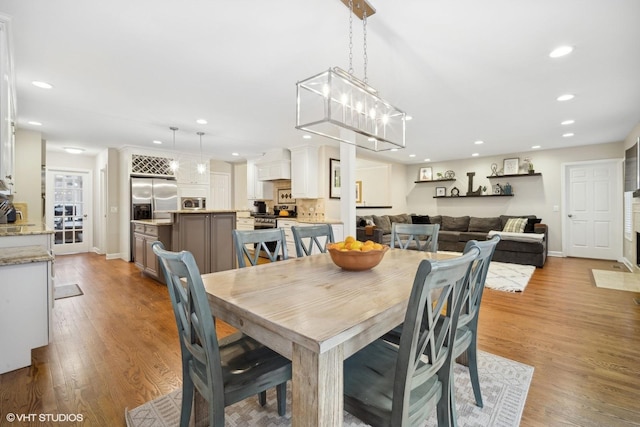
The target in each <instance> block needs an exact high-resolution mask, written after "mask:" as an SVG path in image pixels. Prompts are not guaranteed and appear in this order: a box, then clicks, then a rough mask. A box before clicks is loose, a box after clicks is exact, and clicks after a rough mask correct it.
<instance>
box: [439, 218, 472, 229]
mask: <svg viewBox="0 0 640 427" xmlns="http://www.w3.org/2000/svg"><path fill="white" fill-rule="evenodd" d="M441 227H442V230H443V231H467V230H468V229H469V217H468V216H446V215H442V224H441Z"/></svg>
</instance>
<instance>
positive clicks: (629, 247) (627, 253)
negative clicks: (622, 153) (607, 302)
mask: <svg viewBox="0 0 640 427" xmlns="http://www.w3.org/2000/svg"><path fill="white" fill-rule="evenodd" d="M638 138H640V123H638V124H637V125H636V127H634V128H633V130H632V131H631V132H630V133H629V135H628V136H627V138H626V139H625V140H624V146H623V149H624V150H626V149H628V148H630V147H631V146H633V144H635V143H636V142H637V141H638ZM633 204H634V206H633V210H634V212H635V211H639V210H640V207H639V206H638V205H639V204H640V198H635V199H633ZM634 231H639V232H640V230H634ZM622 241H623V256H624V257H625V258H626V260H627V261H628V262H629V264H630V265H633V266H635V265H636V262H635V261H636V237H635V235H634V236H633V237H632V240H631V241H628V240H627V239H625V238H624V237H623V239H622ZM635 271H636V272H637V271H638V268H637V267H636V268H635Z"/></svg>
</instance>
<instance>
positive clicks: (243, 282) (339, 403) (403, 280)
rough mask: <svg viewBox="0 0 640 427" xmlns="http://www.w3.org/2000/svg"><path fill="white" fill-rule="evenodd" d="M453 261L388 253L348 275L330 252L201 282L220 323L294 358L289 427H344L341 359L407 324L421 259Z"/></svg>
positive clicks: (412, 253)
mask: <svg viewBox="0 0 640 427" xmlns="http://www.w3.org/2000/svg"><path fill="white" fill-rule="evenodd" d="M452 256H454V255H451V254H437V253H430V252H419V251H412V250H400V249H390V250H389V251H388V252H387V253H386V254H385V256H384V258H383V260H382V261H381V262H380V264H378V265H377V266H376V267H374V268H372V269H371V270H367V271H346V270H343V269H341V268H340V267H338V266H336V265H335V264H334V263H333V261H332V260H331V257H330V254H328V253H326V254H318V255H312V256H308V257H303V258H291V259H288V260H285V261H278V262H274V263H270V264H261V265H257V266H255V267H249V268H241V269H235V270H227V271H222V272H217V273H211V274H204V275H202V278H203V282H204V286H205V289H206V292H207V296H208V299H209V304H210V306H211V311H212V313H213V315H214V316H215V317H216V318H218V319H222V320H224V321H225V322H227V323H229V324H231V325H232V326H234V327H236V328H238V329H239V330H241V331H242V332H244V333H245V334H247V335H249V336H251V337H253V338H254V339H256V340H258V341H259V342H261V343H263V344H265V345H267V346H268V347H270V348H272V349H273V350H275V351H277V352H278V353H280V354H282V355H283V356H285V357H287V358H288V359H290V360H291V362H292V368H293V369H292V372H293V374H292V375H293V377H292V425H293V426H301V427H311V426H334V427H339V426H342V418H343V408H344V406H343V361H344V360H345V359H346V358H348V357H349V356H351V355H352V354H353V353H355V352H356V351H358V350H359V349H361V348H363V347H364V346H366V345H367V344H369V343H371V342H372V341H374V340H375V339H376V338H378V337H380V336H382V335H383V334H384V333H386V332H387V331H389V330H391V329H392V328H394V327H396V326H397V325H399V324H401V323H402V322H403V320H404V315H405V311H406V309H407V304H408V300H409V295H410V293H411V287H412V285H413V280H414V277H415V274H416V270H417V268H418V264H419V263H420V261H422V260H424V259H430V260H437V259H447V258H451V257H452ZM196 406H198V405H197V404H196ZM197 414H198V409H197V408H196V419H198V415H197Z"/></svg>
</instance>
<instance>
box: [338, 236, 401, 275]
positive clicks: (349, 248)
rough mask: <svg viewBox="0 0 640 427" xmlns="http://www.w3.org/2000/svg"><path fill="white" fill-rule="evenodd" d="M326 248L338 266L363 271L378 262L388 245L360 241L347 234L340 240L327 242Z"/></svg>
mask: <svg viewBox="0 0 640 427" xmlns="http://www.w3.org/2000/svg"><path fill="white" fill-rule="evenodd" d="M327 250H328V251H329V254H330V255H331V259H332V260H333V263H334V264H336V265H337V266H338V267H341V268H342V269H344V270H350V271H363V270H369V269H371V268H373V267H375V266H376V265H378V264H380V261H382V258H383V257H384V254H385V253H386V252H387V250H389V246H386V245H381V244H380V243H375V242H373V241H371V240H367V241H366V242H361V241H359V240H356V239H355V238H354V237H353V236H348V237H347V238H346V239H344V241H342V242H337V243H329V244H328V245H327Z"/></svg>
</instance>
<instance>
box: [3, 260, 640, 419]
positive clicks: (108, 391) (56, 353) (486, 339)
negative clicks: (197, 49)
mask: <svg viewBox="0 0 640 427" xmlns="http://www.w3.org/2000/svg"><path fill="white" fill-rule="evenodd" d="M612 265H613V263H612V262H605V261H594V260H580V259H560V258H549V259H548V261H547V264H546V265H545V267H544V268H543V269H537V270H536V272H535V273H534V276H533V278H532V279H531V282H530V283H529V286H528V287H527V289H526V290H525V292H524V293H521V294H520V293H519V294H511V293H505V292H499V291H494V290H490V289H488V290H487V291H486V292H485V294H484V299H483V302H482V308H481V314H480V334H479V336H480V343H479V347H480V349H482V350H485V351H488V352H491V353H494V354H497V355H500V356H504V357H507V358H510V359H514V360H518V361H520V362H523V363H526V364H529V365H532V366H534V367H535V372H534V374H533V381H532V384H531V389H530V390H529V395H528V397H527V403H526V406H525V409H524V415H523V418H522V424H521V425H522V426H543V425H544V426H549V425H553V426H557V425H574V426H631V425H636V426H637V425H640V403H639V402H640V306H638V305H636V304H635V303H634V300H633V299H634V297H635V298H638V297H640V294H637V293H632V292H625V291H615V290H608V289H599V288H596V287H595V286H594V283H593V278H592V276H591V272H590V269H591V268H598V269H610V268H612ZM55 273H56V283H57V284H66V283H78V284H79V285H80V287H81V288H82V290H83V291H84V295H83V296H79V297H72V298H67V299H62V300H57V301H56V306H55V311H54V322H53V328H54V339H53V342H52V343H51V344H49V345H48V346H46V347H42V348H39V349H36V350H35V351H34V352H33V365H32V366H31V367H29V368H24V369H19V370H16V371H13V372H10V373H7V374H4V375H0V426H16V425H20V424H19V423H8V422H7V421H6V414H7V413H9V412H12V413H16V414H82V417H83V419H84V422H83V423H78V425H83V426H119V425H124V411H125V408H127V407H128V408H134V407H136V406H138V405H140V404H142V403H144V402H146V401H148V400H151V399H154V398H156V397H159V396H161V395H163V394H166V393H168V392H170V391H172V390H174V389H176V388H179V387H180V385H181V368H180V354H179V352H180V348H179V345H178V341H177V332H176V327H175V321H174V317H173V312H172V310H171V304H170V302H169V297H168V295H167V290H166V287H164V286H162V285H160V284H158V283H156V282H155V281H153V280H151V279H148V278H144V277H141V275H140V273H139V272H138V270H137V269H136V268H135V266H134V265H133V264H132V263H127V262H124V261H120V260H112V261H106V260H105V259H104V257H103V256H99V255H95V254H81V255H68V256H59V257H57V258H56V261H55ZM26 315H28V314H26ZM18 321H19V319H16V322H18ZM228 332H229V329H226V330H225V328H224V326H222V327H221V335H224V334H226V333H228ZM23 425H24V424H23ZM37 425H44V424H37ZM50 425H52V426H53V425H55V426H59V425H73V424H70V423H51V424H50Z"/></svg>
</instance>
